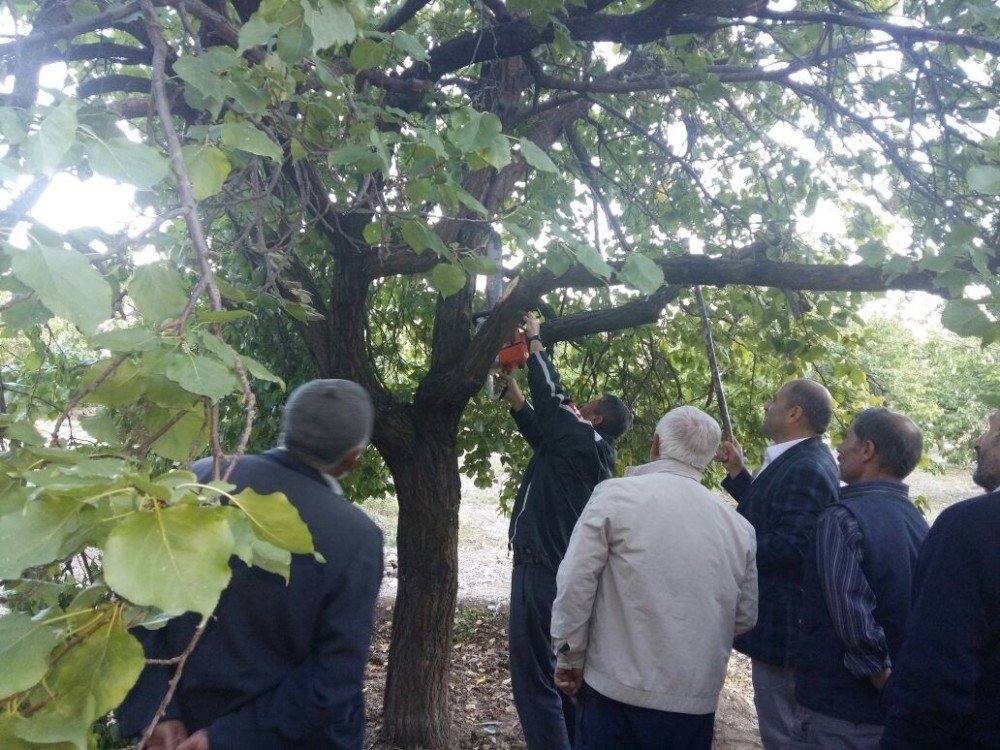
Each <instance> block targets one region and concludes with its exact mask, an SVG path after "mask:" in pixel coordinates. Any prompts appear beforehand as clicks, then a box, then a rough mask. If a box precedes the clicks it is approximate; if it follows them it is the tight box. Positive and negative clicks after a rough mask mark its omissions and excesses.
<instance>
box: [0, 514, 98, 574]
mask: <svg viewBox="0 0 1000 750" xmlns="http://www.w3.org/2000/svg"><path fill="white" fill-rule="evenodd" d="M82 507H83V506H82V505H81V504H80V503H78V502H76V501H75V500H68V499H66V498H61V497H42V498H39V499H37V500H32V501H30V502H28V503H26V504H25V506H24V509H23V510H18V511H14V512H13V513H7V514H6V515H3V516H0V579H4V578H18V577H19V576H20V575H21V571H23V570H24V569H25V568H30V567H32V566H35V565H45V564H47V563H50V562H53V561H54V560H57V559H59V553H60V552H61V551H62V548H63V543H64V542H65V541H66V539H68V538H69V536H70V535H71V534H73V532H75V531H76V530H77V528H78V527H79V525H80V509H81V508H82Z"/></svg>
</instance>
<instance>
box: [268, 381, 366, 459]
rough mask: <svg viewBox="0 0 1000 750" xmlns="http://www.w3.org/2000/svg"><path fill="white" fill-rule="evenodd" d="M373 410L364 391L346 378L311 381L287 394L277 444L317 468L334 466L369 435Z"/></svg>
mask: <svg viewBox="0 0 1000 750" xmlns="http://www.w3.org/2000/svg"><path fill="white" fill-rule="evenodd" d="M374 419H375V412H374V409H373V408H372V401H371V398H370V397H369V396H368V391H366V390H365V389H364V388H362V387H361V386H360V385H358V384H357V383H354V382H352V381H350V380H333V379H331V380H312V381H310V382H308V383H306V384H304V385H301V386H299V387H298V388H296V389H295V390H294V391H293V392H292V395H291V396H289V397H288V401H287V403H286V404H285V411H284V414H283V415H282V418H281V444H282V445H284V446H285V448H287V449H288V451H289V452H290V453H291V454H292V455H293V456H295V457H296V458H297V459H299V460H300V461H302V462H303V463H306V464H309V465H310V466H312V467H313V468H315V469H318V470H319V471H328V470H330V469H332V468H334V467H336V466H337V464H339V463H340V461H341V460H343V458H344V457H345V456H346V455H347V454H348V453H350V452H351V451H352V450H354V449H355V448H363V447H364V446H366V445H367V444H368V440H369V439H370V438H371V434H372V425H373V423H374Z"/></svg>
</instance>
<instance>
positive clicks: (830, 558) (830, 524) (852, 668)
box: [816, 505, 891, 679]
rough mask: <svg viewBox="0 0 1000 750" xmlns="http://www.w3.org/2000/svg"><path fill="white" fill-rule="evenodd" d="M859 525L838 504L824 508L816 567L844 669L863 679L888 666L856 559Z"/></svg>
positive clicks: (872, 596) (871, 596) (872, 598)
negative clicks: (842, 650)
mask: <svg viewBox="0 0 1000 750" xmlns="http://www.w3.org/2000/svg"><path fill="white" fill-rule="evenodd" d="M862 541H863V539H862V536H861V529H860V528H859V527H858V522H857V521H856V520H855V519H854V516H853V515H851V512H850V511H849V510H847V509H846V508H844V507H842V506H837V505H835V506H833V507H832V508H830V509H829V510H826V511H824V512H823V513H822V514H821V515H820V517H819V521H818V522H817V523H816V565H817V568H818V570H819V577H820V586H821V588H822V590H823V598H824V600H825V601H826V606H827V609H828V610H829V611H830V619H831V620H832V621H833V629H834V631H835V632H836V633H837V638H838V639H840V643H841V645H842V646H843V647H844V667H845V668H846V669H847V671H849V672H850V673H851V674H852V675H854V676H855V677H857V678H858V679H863V678H866V677H868V676H869V675H873V674H875V673H876V672H881V671H882V670H883V669H885V668H886V667H888V666H891V660H890V659H889V644H888V643H887V641H886V638H885V631H884V630H883V629H882V626H881V625H879V623H878V621H877V620H876V619H875V606H876V604H877V601H876V598H875V592H874V591H872V588H871V585H869V583H868V579H867V578H865V574H864V571H862V569H861V565H860V564H859V563H858V555H859V552H860V549H861V544H862Z"/></svg>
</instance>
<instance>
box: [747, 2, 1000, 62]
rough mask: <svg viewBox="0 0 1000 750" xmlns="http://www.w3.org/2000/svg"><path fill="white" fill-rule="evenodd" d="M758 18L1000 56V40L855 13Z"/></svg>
mask: <svg viewBox="0 0 1000 750" xmlns="http://www.w3.org/2000/svg"><path fill="white" fill-rule="evenodd" d="M757 16H758V18H766V19H768V20H771V21H804V22H806V23H812V24H835V25H837V26H853V27H855V28H859V29H871V30H872V31H881V32H884V33H886V34H888V35H889V36H891V37H892V38H893V39H895V40H896V41H897V42H898V43H899V44H900V45H901V46H908V45H909V44H912V43H913V42H915V41H918V42H938V43H940V44H954V45H958V46H960V47H971V48H973V49H981V50H983V51H984V52H989V53H991V54H994V55H1000V40H997V39H988V38H985V37H981V36H974V35H972V34H959V33H957V32H954V31H942V30H940V29H921V28H918V27H914V26H899V25H897V24H894V23H890V22H888V21H883V20H881V19H878V18H872V17H871V16H859V15H855V14H853V13H832V12H829V11H817V12H813V11H803V10H789V11H774V10H768V9H764V10H761V11H760V12H758V13H757Z"/></svg>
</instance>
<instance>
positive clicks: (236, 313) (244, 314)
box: [198, 310, 254, 323]
mask: <svg viewBox="0 0 1000 750" xmlns="http://www.w3.org/2000/svg"><path fill="white" fill-rule="evenodd" d="M252 317H254V315H253V313H252V312H250V311H249V310H211V311H208V310H206V311H205V312H200V313H198V320H200V321H201V322H202V323H231V322H233V321H234V320H240V319H242V318H252Z"/></svg>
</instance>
